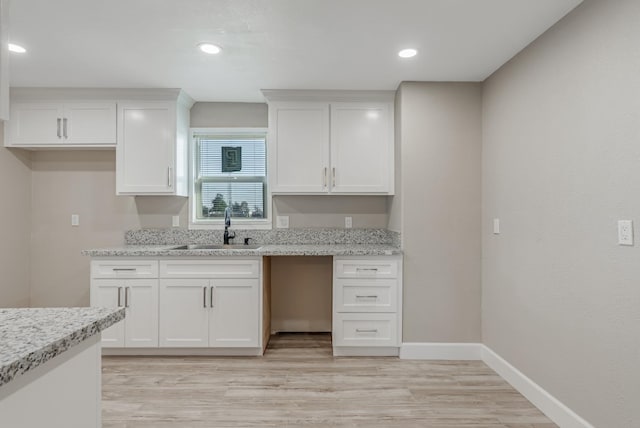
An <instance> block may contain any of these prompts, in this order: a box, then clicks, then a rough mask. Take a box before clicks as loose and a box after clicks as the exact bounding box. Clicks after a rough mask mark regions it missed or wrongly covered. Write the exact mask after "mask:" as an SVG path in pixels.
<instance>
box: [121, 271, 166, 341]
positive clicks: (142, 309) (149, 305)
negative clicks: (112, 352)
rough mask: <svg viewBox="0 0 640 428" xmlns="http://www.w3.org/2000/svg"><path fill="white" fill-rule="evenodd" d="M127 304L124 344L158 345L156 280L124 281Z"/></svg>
mask: <svg viewBox="0 0 640 428" xmlns="http://www.w3.org/2000/svg"><path fill="white" fill-rule="evenodd" d="M124 292H125V293H126V294H125V296H124V299H125V303H126V306H127V314H126V317H125V335H124V337H125V346H127V347H133V348H149V347H151V348H153V347H157V346H158V280H157V279H132V280H128V281H126V282H125V291H124Z"/></svg>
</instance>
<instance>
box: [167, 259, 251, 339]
mask: <svg viewBox="0 0 640 428" xmlns="http://www.w3.org/2000/svg"><path fill="white" fill-rule="evenodd" d="M160 272H161V279H160V346H161V347H181V348H197V347H202V348H204V347H209V348H256V347H259V346H260V337H261V335H260V331H261V330H260V314H261V312H262V311H261V307H262V305H261V294H260V259H259V258H254V259H243V260H237V259H236V260H228V261H226V262H225V261H224V260H211V261H206V260H198V261H192V260H191V261H190V260H171V261H161V262H160Z"/></svg>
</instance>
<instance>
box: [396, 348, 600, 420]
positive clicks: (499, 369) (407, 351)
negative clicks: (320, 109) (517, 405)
mask: <svg viewBox="0 0 640 428" xmlns="http://www.w3.org/2000/svg"><path fill="white" fill-rule="evenodd" d="M400 358H401V359H405V360H482V361H483V362H484V363H485V364H486V365H488V366H489V367H490V368H491V369H493V370H494V371H495V372H496V373H498V374H499V375H500V377H502V378H503V379H504V380H505V381H507V382H508V383H509V384H510V385H511V386H513V388H514V389H515V390H516V391H518V392H519V393H520V394H522V395H523V396H524V397H525V398H526V399H527V400H529V401H530V402H531V403H532V404H533V405H534V406H536V407H537V408H538V409H539V410H540V411H541V412H542V413H544V414H545V415H546V416H547V417H548V418H549V419H551V420H552V421H553V422H555V423H556V424H557V425H558V426H559V427H560V428H594V427H593V425H591V424H590V423H589V422H587V421H585V420H584V419H582V418H581V417H580V416H579V415H577V414H576V413H575V412H574V411H573V410H571V409H570V408H568V407H567V406H565V405H564V404H563V403H562V402H560V400H558V399H557V398H555V397H554V396H553V395H551V394H549V393H548V392H547V391H545V390H544V389H543V388H542V387H541V386H540V385H538V384H537V383H535V382H534V381H532V380H531V379H529V378H528V377H527V376H525V375H524V374H523V373H522V372H521V371H520V370H518V369H516V368H515V367H513V366H512V365H511V364H509V363H508V362H507V361H506V360H505V359H504V358H502V357H500V356H499V355H498V354H496V353H495V352H494V351H492V350H491V349H490V348H489V347H487V346H485V345H483V344H482V343H403V344H402V347H401V348H400Z"/></svg>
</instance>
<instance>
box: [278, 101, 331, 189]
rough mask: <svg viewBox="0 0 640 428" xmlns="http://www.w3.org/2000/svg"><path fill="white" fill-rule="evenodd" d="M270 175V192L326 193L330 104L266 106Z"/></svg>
mask: <svg viewBox="0 0 640 428" xmlns="http://www.w3.org/2000/svg"><path fill="white" fill-rule="evenodd" d="M269 121H270V123H269V132H270V135H269V141H270V150H269V159H270V162H269V174H270V177H271V191H272V192H273V193H326V192H327V190H328V184H329V170H328V168H329V105H328V104H326V103H272V104H269Z"/></svg>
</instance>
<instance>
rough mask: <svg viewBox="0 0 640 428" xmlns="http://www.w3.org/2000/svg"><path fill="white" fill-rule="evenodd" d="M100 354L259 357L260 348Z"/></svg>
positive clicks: (104, 352) (116, 350)
mask: <svg viewBox="0 0 640 428" xmlns="http://www.w3.org/2000/svg"><path fill="white" fill-rule="evenodd" d="M102 355H104V356H112V355H118V356H156V357H166V356H209V357H260V356H262V348H260V347H258V348H102Z"/></svg>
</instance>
